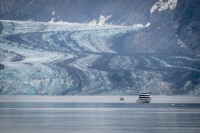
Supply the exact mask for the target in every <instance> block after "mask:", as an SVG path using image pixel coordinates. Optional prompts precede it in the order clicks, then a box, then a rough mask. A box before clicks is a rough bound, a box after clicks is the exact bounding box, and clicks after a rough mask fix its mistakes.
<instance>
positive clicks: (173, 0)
mask: <svg viewBox="0 0 200 133" xmlns="http://www.w3.org/2000/svg"><path fill="white" fill-rule="evenodd" d="M177 1H178V0H167V1H164V0H159V1H158V2H156V3H155V4H154V5H153V6H152V8H151V9H150V13H151V14H152V13H153V12H154V11H156V10H158V11H165V10H167V9H170V10H173V9H175V8H176V4H177Z"/></svg>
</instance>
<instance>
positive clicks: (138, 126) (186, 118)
mask: <svg viewBox="0 0 200 133" xmlns="http://www.w3.org/2000/svg"><path fill="white" fill-rule="evenodd" d="M199 125H200V104H152V103H151V104H148V105H138V104H126V103H118V104H115V103H25V102H24V103H8V102H7V103H0V133H164V132H166V133H169V132H173V133H174V132H181V133H199V132H200V127H199Z"/></svg>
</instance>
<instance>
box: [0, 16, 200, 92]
mask: <svg viewBox="0 0 200 133" xmlns="http://www.w3.org/2000/svg"><path fill="white" fill-rule="evenodd" d="M52 14H53V13H52ZM150 26H151V25H150V23H147V24H146V25H142V24H135V25H129V26H122V25H109V24H105V25H102V24H101V25H100V24H90V23H82V24H80V23H67V22H57V23H53V22H51V23H48V22H33V21H12V20H0V33H1V34H0V51H1V52H0V94H1V95H119V94H120V95H134V94H138V93H139V91H141V90H142V89H144V88H145V89H146V90H148V91H149V92H151V93H152V94H167V95H172V94H176V93H181V94H190V95H200V83H199V79H200V78H199V77H200V76H199V75H200V69H199V65H200V60H199V58H198V57H196V56H190V57H186V56H173V55H158V54H154V53H146V54H144V53H143V54H140V53H136V54H126V53H123V52H120V46H121V45H120V46H118V45H117V44H118V43H122V44H123V43H124V42H123V41H121V38H123V37H124V36H126V35H129V34H135V33H137V32H140V31H145V30H148V28H149V27H150ZM180 78H182V79H180ZM191 79H193V81H191Z"/></svg>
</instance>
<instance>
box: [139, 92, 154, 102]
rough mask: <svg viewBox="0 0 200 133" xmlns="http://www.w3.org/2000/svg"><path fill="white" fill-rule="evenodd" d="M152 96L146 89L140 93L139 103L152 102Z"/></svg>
mask: <svg viewBox="0 0 200 133" xmlns="http://www.w3.org/2000/svg"><path fill="white" fill-rule="evenodd" d="M150 102H151V97H150V95H149V93H148V92H146V91H144V92H141V93H140V94H139V99H138V100H137V103H150Z"/></svg>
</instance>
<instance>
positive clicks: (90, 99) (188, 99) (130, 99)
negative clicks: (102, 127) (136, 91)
mask: <svg viewBox="0 0 200 133" xmlns="http://www.w3.org/2000/svg"><path fill="white" fill-rule="evenodd" d="M120 97H121V96H46V95H45V96H41V95H1V96H0V102H58V103H59V102H61V103H62V102H68V103H136V100H137V99H138V96H123V98H124V101H120ZM150 97H151V99H152V100H151V103H200V97H198V96H185V95H184V96H183V95H173V96H166V95H152V96H150Z"/></svg>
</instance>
